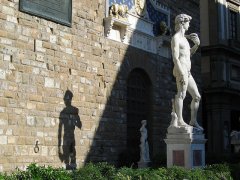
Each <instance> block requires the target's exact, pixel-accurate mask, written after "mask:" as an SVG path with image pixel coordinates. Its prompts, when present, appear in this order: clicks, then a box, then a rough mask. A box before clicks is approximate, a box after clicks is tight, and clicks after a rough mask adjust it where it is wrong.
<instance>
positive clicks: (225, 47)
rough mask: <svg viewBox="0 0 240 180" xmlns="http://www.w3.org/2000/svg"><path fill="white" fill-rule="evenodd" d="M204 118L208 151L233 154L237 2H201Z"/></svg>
mask: <svg viewBox="0 0 240 180" xmlns="http://www.w3.org/2000/svg"><path fill="white" fill-rule="evenodd" d="M200 5H201V8H200V9H201V35H202V51H201V53H202V75H203V79H204V81H203V97H204V100H203V104H204V109H203V112H204V113H203V114H204V115H203V120H204V125H205V129H207V139H208V143H207V150H208V152H209V153H215V154H216V153H217V154H224V153H230V152H232V153H234V145H233V144H231V136H230V134H231V132H232V131H240V105H239V101H240V58H239V57H240V43H239V42H240V1H238V0H219V1H201V3H200Z"/></svg>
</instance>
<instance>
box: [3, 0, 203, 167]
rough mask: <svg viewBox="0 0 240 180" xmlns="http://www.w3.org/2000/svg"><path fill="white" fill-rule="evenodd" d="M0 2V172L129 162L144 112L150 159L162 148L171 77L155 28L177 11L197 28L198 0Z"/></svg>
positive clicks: (164, 41) (163, 40)
mask: <svg viewBox="0 0 240 180" xmlns="http://www.w3.org/2000/svg"><path fill="white" fill-rule="evenodd" d="M0 2H1V3H0V99H1V100H0V171H9V170H13V169H15V167H19V168H23V169H24V168H25V167H26V165H28V164H29V163H33V162H35V163H38V164H45V165H51V166H55V167H60V166H63V167H66V168H67V169H68V168H75V167H79V166H81V165H83V164H85V163H86V162H89V161H107V162H110V163H114V164H118V165H131V164H136V162H137V161H138V160H139V144H140V132H139V129H140V127H141V120H143V119H146V120H147V124H148V125H147V127H148V140H149V145H150V156H151V159H152V160H154V158H155V157H156V156H158V155H159V154H165V143H164V141H163V139H164V138H165V134H166V129H167V127H168V125H169V123H170V120H171V115H170V114H171V99H172V98H173V97H174V95H175V93H176V84H175V79H174V78H173V76H172V68H173V62H172V60H171V51H170V38H171V32H170V31H169V30H168V32H161V31H160V30H159V27H160V24H161V23H162V22H165V24H166V26H168V27H170V28H171V29H174V28H173V27H174V23H173V22H174V18H175V16H176V15H177V14H179V13H182V12H184V13H186V14H189V15H191V16H192V17H193V20H192V22H191V29H190V30H189V31H191V32H199V31H200V19H199V13H200V11H199V1H197V0H187V1H184V3H180V2H178V1H167V0H165V1H161V2H160V1H156V0H147V1H141V0H136V1H132V0H128V1H111V0H106V1H102V0H93V1H86V0H84V1H77V0H73V1H62V0H57V1H54V2H52V1H47V0H46V1H41V2H43V3H42V4H41V2H40V1H39V2H40V4H34V2H32V1H28V0H11V1H8V0H1V1H0ZM65 2H69V4H64V3H65ZM31 3H33V4H31ZM116 4H118V5H120V4H125V6H122V5H121V6H116ZM65 6H66V7H67V9H66V7H65ZM124 7H125V8H126V9H128V10H127V11H126V9H124ZM62 8H65V9H62ZM116 9H118V10H116ZM64 10H66V12H65V11H64ZM110 10H111V11H110ZM64 13H66V14H67V15H66V14H64ZM125 15H126V16H125ZM118 16H121V17H118ZM60 17H61V18H60ZM64 18H65V19H64ZM172 33H173V31H172ZM189 33H190V32H189ZM192 74H193V76H194V78H195V80H196V81H197V84H199V85H200V84H201V75H200V53H197V54H196V55H194V57H193V65H192ZM187 102H188V100H186V103H187ZM188 115H189V110H187V109H186V112H184V116H186V121H189V118H188V117H190V116H188Z"/></svg>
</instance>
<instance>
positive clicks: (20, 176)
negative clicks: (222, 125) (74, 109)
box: [0, 163, 239, 180]
mask: <svg viewBox="0 0 240 180" xmlns="http://www.w3.org/2000/svg"><path fill="white" fill-rule="evenodd" d="M238 166H239V165H238ZM235 168H236V167H235ZM0 179H4V180H30V179H33V180H72V179H74V180H183V179H188V180H219V179H220V180H221V179H222V180H232V179H233V178H232V177H231V167H230V166H229V165H227V164H216V165H210V166H206V167H205V168H204V169H192V170H187V169H184V168H181V167H172V168H154V169H151V168H145V169H132V168H127V167H123V168H120V169H117V168H115V167H114V166H112V165H109V164H107V163H96V164H93V163H89V164H87V165H86V166H84V167H83V168H79V169H77V170H74V171H66V170H64V169H62V168H52V167H49V166H48V167H45V166H38V165H36V164H31V165H29V166H28V167H27V170H26V171H21V170H18V169H17V170H16V171H15V172H13V173H12V174H8V175H7V174H0Z"/></svg>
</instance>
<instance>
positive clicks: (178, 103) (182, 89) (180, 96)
mask: <svg viewBox="0 0 240 180" xmlns="http://www.w3.org/2000/svg"><path fill="white" fill-rule="evenodd" d="M182 80H184V83H183V82H182ZM176 83H177V90H178V92H177V95H176V96H175V111H176V114H177V119H178V121H177V122H178V126H188V124H186V123H185V122H184V120H183V116H182V111H183V100H184V98H185V97H186V91H187V84H188V80H187V77H184V79H182V77H176Z"/></svg>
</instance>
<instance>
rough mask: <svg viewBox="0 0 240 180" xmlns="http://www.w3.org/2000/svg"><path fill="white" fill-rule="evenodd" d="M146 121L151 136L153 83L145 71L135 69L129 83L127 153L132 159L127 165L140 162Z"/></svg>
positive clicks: (131, 73)
mask: <svg viewBox="0 0 240 180" xmlns="http://www.w3.org/2000/svg"><path fill="white" fill-rule="evenodd" d="M144 119H146V120H147V122H148V126H147V127H148V136H149V135H150V134H151V133H150V132H151V82H150V80H149V78H148V76H147V74H146V73H145V72H144V71H143V70H141V69H134V70H133V71H131V72H130V74H129V77H128V81H127V152H128V153H129V154H130V156H129V157H131V158H130V159H128V160H127V162H125V165H132V164H134V165H136V163H137V161H139V158H140V157H139V153H140V149H139V144H140V142H139V140H140V132H139V129H140V127H141V121H142V120H144ZM150 137H151V136H149V138H148V141H149V140H150V139H151V138H150ZM149 144H151V143H150V142H149ZM150 146H151V145H150Z"/></svg>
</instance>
